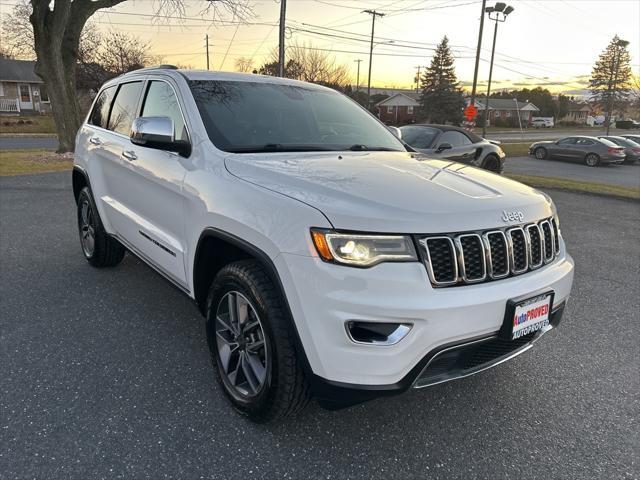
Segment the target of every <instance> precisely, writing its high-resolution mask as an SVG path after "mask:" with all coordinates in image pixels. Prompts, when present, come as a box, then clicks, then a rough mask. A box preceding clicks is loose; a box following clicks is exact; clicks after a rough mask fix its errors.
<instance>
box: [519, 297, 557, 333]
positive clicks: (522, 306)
mask: <svg viewBox="0 0 640 480" xmlns="http://www.w3.org/2000/svg"><path fill="white" fill-rule="evenodd" d="M552 298H553V296H552V294H550V293H548V294H545V295H540V296H538V297H535V298H532V299H529V300H525V301H524V302H521V303H518V304H516V305H515V308H514V311H513V317H512V330H511V331H512V334H511V338H512V339H514V340H515V339H516V338H520V337H522V336H523V335H527V334H529V333H532V332H536V331H538V330H541V329H543V328H544V327H546V326H547V325H549V314H550V313H551V300H552Z"/></svg>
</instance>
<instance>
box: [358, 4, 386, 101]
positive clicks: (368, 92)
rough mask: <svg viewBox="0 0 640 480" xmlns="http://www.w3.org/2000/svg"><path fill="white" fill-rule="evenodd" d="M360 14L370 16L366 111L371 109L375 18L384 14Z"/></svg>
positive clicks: (366, 11)
mask: <svg viewBox="0 0 640 480" xmlns="http://www.w3.org/2000/svg"><path fill="white" fill-rule="evenodd" d="M362 13H368V14H369V15H371V46H370V47H369V79H368V81H367V110H369V109H370V108H371V63H372V62H373V35H374V33H375V30H376V17H384V13H379V12H376V11H375V10H364V11H363V12H362Z"/></svg>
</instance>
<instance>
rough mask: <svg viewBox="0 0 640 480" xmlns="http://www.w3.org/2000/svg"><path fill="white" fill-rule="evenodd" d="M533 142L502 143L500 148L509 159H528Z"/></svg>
mask: <svg viewBox="0 0 640 480" xmlns="http://www.w3.org/2000/svg"><path fill="white" fill-rule="evenodd" d="M532 143H533V142H521V143H501V144H500V148H502V150H504V153H506V154H507V156H508V157H526V156H527V155H529V146H530V145H531V144H532Z"/></svg>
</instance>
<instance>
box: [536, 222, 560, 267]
mask: <svg viewBox="0 0 640 480" xmlns="http://www.w3.org/2000/svg"><path fill="white" fill-rule="evenodd" d="M540 230H542V237H543V238H544V263H549V262H550V261H551V260H553V257H554V256H555V251H556V242H555V239H554V237H553V227H552V226H551V223H549V220H544V221H542V222H540Z"/></svg>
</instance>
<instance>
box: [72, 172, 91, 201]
mask: <svg viewBox="0 0 640 480" xmlns="http://www.w3.org/2000/svg"><path fill="white" fill-rule="evenodd" d="M71 184H72V186H73V198H74V199H75V201H76V203H78V196H80V191H81V190H82V189H83V188H84V187H89V189H90V190H91V183H90V182H89V175H87V172H85V171H84V169H83V168H82V167H79V166H78V165H74V166H73V171H72V172H71Z"/></svg>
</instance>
